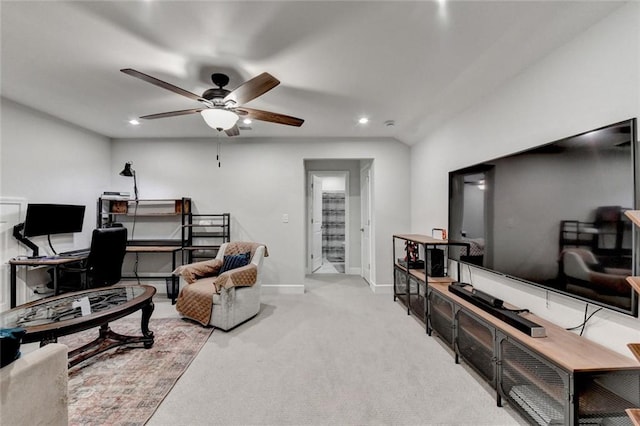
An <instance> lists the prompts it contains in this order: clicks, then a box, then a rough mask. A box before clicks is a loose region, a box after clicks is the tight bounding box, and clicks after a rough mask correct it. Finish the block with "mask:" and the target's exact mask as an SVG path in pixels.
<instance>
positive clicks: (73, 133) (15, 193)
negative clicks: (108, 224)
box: [0, 98, 111, 260]
mask: <svg viewBox="0 0 640 426" xmlns="http://www.w3.org/2000/svg"><path fill="white" fill-rule="evenodd" d="M1 101H2V115H1V125H2V127H1V129H2V130H1V139H0V143H1V145H0V154H1V157H0V165H1V167H0V196H3V197H21V198H26V199H27V202H31V203H60V204H84V205H86V211H85V219H84V227H83V231H82V233H81V234H72V235H59V236H52V237H51V240H52V243H53V245H54V247H55V248H56V250H57V251H64V250H67V249H70V248H73V247H76V248H80V247H88V246H89V244H90V241H91V231H92V230H93V229H94V228H95V224H96V201H97V199H98V196H99V195H100V194H101V193H102V191H104V190H106V189H107V187H108V183H109V182H110V179H111V177H110V176H109V174H110V173H111V169H110V167H109V166H110V162H111V142H110V139H109V138H107V137H104V136H100V135H98V134H96V133H92V132H90V131H88V130H86V129H83V128H80V127H77V126H75V125H72V124H70V123H68V122H65V121H62V120H60V119H57V118H54V117H52V116H50V115H47V114H45V113H42V112H39V111H36V110H33V109H31V108H28V107H26V106H24V105H22V104H19V103H16V102H13V101H11V100H8V99H5V98H2V99H1ZM32 241H34V242H35V243H36V244H38V245H39V246H40V247H43V248H45V250H44V253H42V254H45V253H48V252H49V248H48V244H47V239H46V237H35V238H33V239H32ZM0 258H1V259H4V257H0ZM5 260H6V259H5Z"/></svg>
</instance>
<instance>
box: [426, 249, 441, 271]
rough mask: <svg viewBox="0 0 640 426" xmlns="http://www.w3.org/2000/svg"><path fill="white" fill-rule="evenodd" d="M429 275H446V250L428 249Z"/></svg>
mask: <svg viewBox="0 0 640 426" xmlns="http://www.w3.org/2000/svg"><path fill="white" fill-rule="evenodd" d="M427 275H429V276H430V277H444V250H441V249H427Z"/></svg>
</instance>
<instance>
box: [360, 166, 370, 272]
mask: <svg viewBox="0 0 640 426" xmlns="http://www.w3.org/2000/svg"><path fill="white" fill-rule="evenodd" d="M360 197H361V200H362V207H361V212H362V214H361V220H360V234H361V243H362V245H361V247H362V272H361V275H362V278H364V279H365V280H366V281H367V282H371V169H370V168H369V167H367V168H365V169H363V170H362V171H361V172H360Z"/></svg>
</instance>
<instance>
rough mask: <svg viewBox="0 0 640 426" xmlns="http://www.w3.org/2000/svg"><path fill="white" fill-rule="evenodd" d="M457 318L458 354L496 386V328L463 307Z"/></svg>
mask: <svg viewBox="0 0 640 426" xmlns="http://www.w3.org/2000/svg"><path fill="white" fill-rule="evenodd" d="M456 318H457V328H456V330H457V334H456V349H457V352H458V354H459V355H460V356H461V357H462V359H464V360H465V361H466V363H467V364H469V365H470V366H471V367H472V368H473V369H474V370H476V371H477V372H478V373H479V374H480V375H481V376H482V377H484V379H485V380H487V381H488V382H489V383H491V385H492V386H495V383H496V363H495V357H494V350H495V334H496V331H495V328H494V327H491V326H490V325H489V324H487V323H486V322H484V321H482V320H481V319H479V318H478V317H476V316H475V315H473V314H471V313H469V312H467V311H465V310H462V309H461V310H459V311H458V312H457V314H456Z"/></svg>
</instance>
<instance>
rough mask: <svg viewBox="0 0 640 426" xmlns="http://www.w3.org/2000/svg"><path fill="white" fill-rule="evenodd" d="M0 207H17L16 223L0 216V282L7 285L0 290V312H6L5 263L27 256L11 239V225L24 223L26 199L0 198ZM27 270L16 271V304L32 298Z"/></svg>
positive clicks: (8, 293) (7, 270) (6, 270)
mask: <svg viewBox="0 0 640 426" xmlns="http://www.w3.org/2000/svg"><path fill="white" fill-rule="evenodd" d="M0 205H2V206H13V207H17V210H18V216H19V218H18V221H17V222H16V223H13V224H12V223H9V221H8V220H7V218H5V217H4V214H2V215H0V222H2V229H3V230H2V234H3V235H2V244H1V245H0V257H1V258H2V261H3V262H4V263H3V265H2V267H1V268H0V271H1V274H2V279H1V280H0V281H2V282H5V283H6V284H7V285H5V286H3V288H2V289H0V311H6V310H8V309H9V308H10V291H11V289H10V286H9V282H10V279H9V275H10V266H9V263H7V261H8V260H9V258H12V257H16V256H24V255H26V254H27V249H26V247H25V246H24V245H22V244H19V243H18V240H16V239H15V238H14V237H13V225H17V224H18V223H20V222H24V219H25V215H26V210H27V199H26V198H18V197H0ZM27 269H28V268H19V269H18V271H17V272H18V277H17V278H18V279H17V280H16V301H17V304H18V305H20V304H23V303H25V302H27V301H29V300H31V299H32V298H33V296H32V295H33V294H32V293H31V292H30V291H29V288H28V287H27V285H26V282H27Z"/></svg>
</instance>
